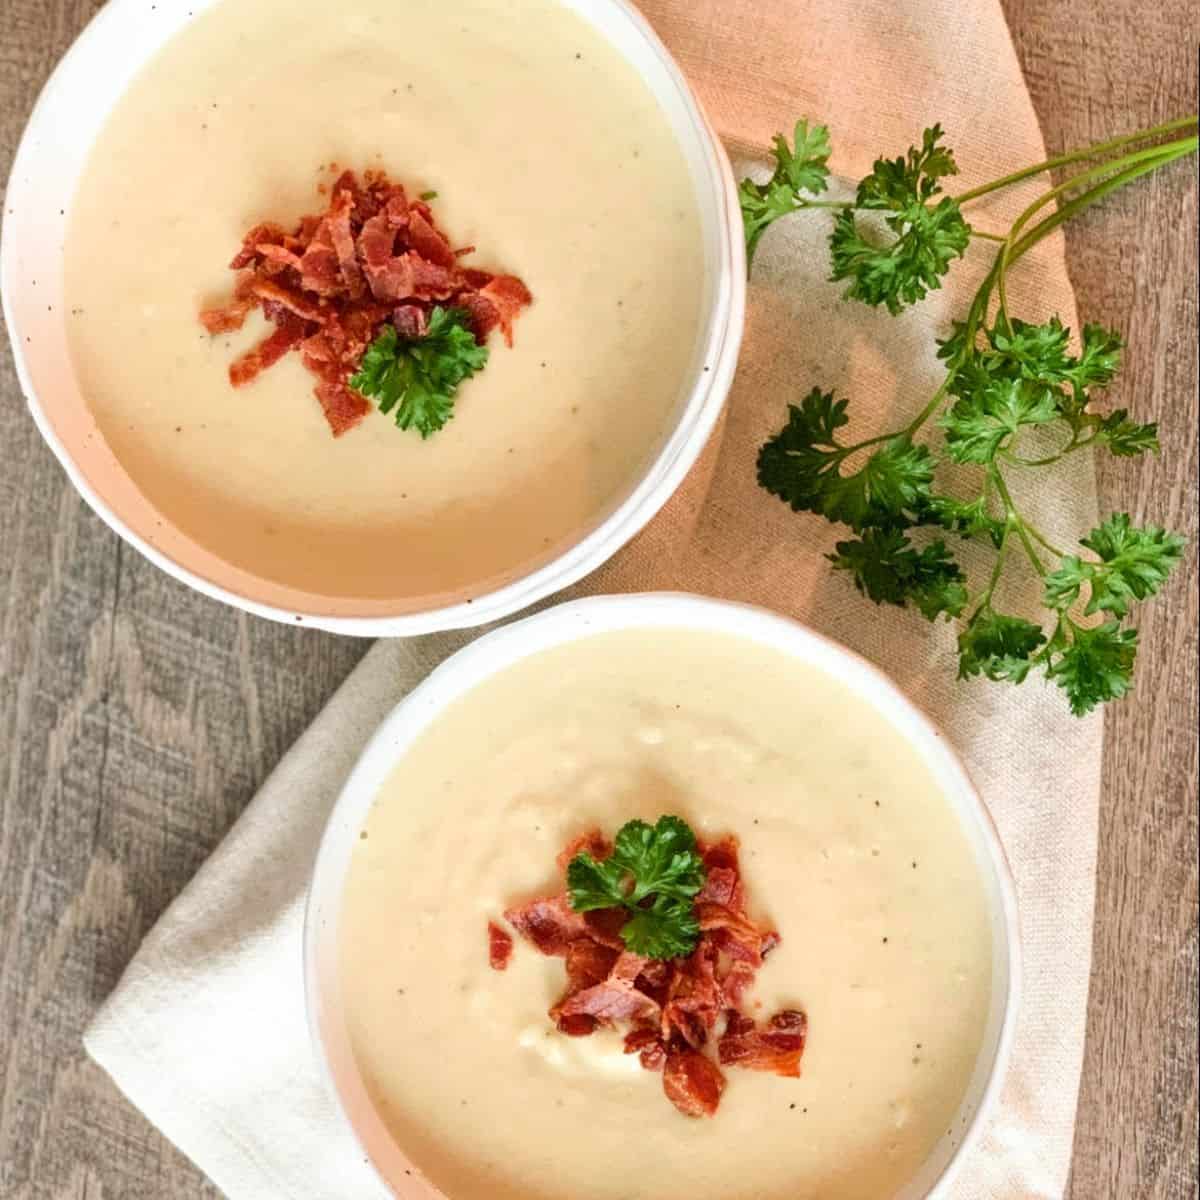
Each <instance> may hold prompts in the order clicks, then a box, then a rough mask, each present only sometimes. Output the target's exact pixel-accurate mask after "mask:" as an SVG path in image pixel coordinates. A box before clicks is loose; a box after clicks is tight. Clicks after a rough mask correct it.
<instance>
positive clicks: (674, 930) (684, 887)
mask: <svg viewBox="0 0 1200 1200" xmlns="http://www.w3.org/2000/svg"><path fill="white" fill-rule="evenodd" d="M704 877H705V869H704V860H703V859H702V858H701V857H700V854H699V852H698V851H697V849H696V835H695V834H694V833H692V830H691V828H690V827H689V826H688V824H687V823H686V822H685V821H682V820H681V819H680V818H679V817H668V816H664V817H659V819H658V821H657V822H656V823H655V824H654V825H648V824H646V822H645V821H628V822H626V824H624V825H622V826H621V828H620V830H619V831H618V833H617V836H616V839H615V841H614V843H613V852H612V854H611V855H609V857H608V858H606V859H603V860H598V859H596V858H594V857H593V856H592V855H591V854H590V853H588V852H587V851H586V850H582V851H580V852H579V853H578V854H577V855H576V856H575V857H574V858H573V859H572V860H571V862H570V863H569V865H568V866H567V895H568V899H569V901H570V904H571V907H572V908H573V909H574V910H575V911H576V912H590V911H592V910H594V909H599V908H624V909H627V910H628V912H629V914H630V915H629V920H628V921H626V923H625V924H624V926H622V928H621V938H622V940H623V941H624V943H625V945H626V947H627V948H628V949H629V950H631V951H633V953H634V954H641V955H644V956H645V957H646V958H681V957H686V956H687V955H689V954H691V952H692V951H693V950H694V949H695V948H696V939H697V938H698V937H699V936H700V925H699V922H698V921H697V919H696V912H695V904H694V901H695V897H696V894H697V893H698V892H699V891H700V889H701V888H702V887H703V886H704Z"/></svg>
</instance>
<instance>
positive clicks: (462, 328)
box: [349, 306, 488, 438]
mask: <svg viewBox="0 0 1200 1200" xmlns="http://www.w3.org/2000/svg"><path fill="white" fill-rule="evenodd" d="M487 358H488V352H487V347H486V346H481V345H479V344H478V343H477V342H476V341H475V335H474V334H473V333H472V332H471V328H470V323H469V318H468V317H467V314H466V313H465V312H463V311H462V310H461V309H457V308H449V309H447V308H441V307H440V306H439V307H437V308H435V309H434V310H433V311H432V312H431V313H430V314H429V322H428V325H427V327H426V332H425V336H424V337H421V338H417V339H414V340H409V339H406V338H402V337H401V336H400V334H399V333H398V332H397V331H396V328H395V326H394V325H388V326H387V327H386V328H385V329H384V330H383V332H382V333H380V334H379V336H378V337H377V338H376V339H375V340H374V341H373V342H372V343H371V344H370V346H368V347H367V351H366V353H365V354H364V355H363V358H362V362H361V363H360V365H359V369H358V372H357V374H355V375H352V376H351V377H350V381H349V382H350V386H351V387H352V388H353V389H354V390H355V391H356V392H359V393H360V394H361V395H363V396H366V397H367V398H368V399H371V400H375V401H377V402H378V404H379V411H380V412H382V413H391V412H394V420H395V422H396V424H397V425H398V426H399V427H400V428H401V429H416V430H417V432H418V433H420V435H421V437H423V438H427V437H429V435H430V434H432V433H436V432H437V431H438V430H439V429H441V428H442V426H443V425H445V424H446V422H447V421H449V420H450V418H451V417H452V416H453V415H454V396H455V393H456V392H457V391H458V386H459V384H460V383H462V382H463V380H464V379H469V378H470V377H471V376H472V375H474V374H475V373H476V372H477V371H481V370H482V369H483V367H484V365H485V364H486V363H487Z"/></svg>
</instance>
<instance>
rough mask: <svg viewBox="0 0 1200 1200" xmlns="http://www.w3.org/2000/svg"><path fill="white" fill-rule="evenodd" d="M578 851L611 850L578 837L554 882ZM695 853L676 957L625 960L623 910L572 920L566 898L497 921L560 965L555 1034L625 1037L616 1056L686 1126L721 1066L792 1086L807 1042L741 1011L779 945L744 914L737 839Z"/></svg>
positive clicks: (785, 1018) (594, 835) (715, 1096)
mask: <svg viewBox="0 0 1200 1200" xmlns="http://www.w3.org/2000/svg"><path fill="white" fill-rule="evenodd" d="M585 849H586V850H588V851H589V852H590V853H592V854H593V855H594V856H595V857H596V858H598V859H600V858H604V857H607V855H608V854H610V853H611V851H612V846H611V843H609V842H608V840H607V839H606V838H605V837H604V836H603V835H602V834H601V833H600V831H599V830H594V831H591V832H589V833H585V834H583V835H582V836H580V837H578V838H575V839H574V840H572V841H571V842H570V843H569V844H568V845H567V846H566V847H565V848H564V850H563V852H562V853H561V854H560V855H559V856H558V866H559V869H560V870H562V871H564V872H565V870H566V868H567V864H568V863H569V862H570V861H571V859H572V858H574V856H575V855H576V854H577V853H578V852H579V851H580V850H585ZM700 852H701V855H702V856H703V859H704V863H705V867H706V872H707V873H706V876H705V883H704V887H703V889H702V890H701V892H700V894H699V896H698V897H697V900H696V915H697V917H698V919H699V922H700V938H699V940H698V942H697V944H696V949H695V950H694V951H693V952H692V953H691V954H690V955H689V956H688V957H687V958H674V959H648V958H642V957H641V956H640V955H637V954H632V953H630V952H629V951H628V950H626V949H625V948H624V943H623V942H622V940H621V938H620V929H621V926H622V925H623V924H624V922H625V921H626V920H627V919H628V915H629V914H628V913H627V912H626V911H625V910H623V909H616V908H613V909H597V910H595V911H593V912H589V913H587V914H586V915H582V914H580V913H577V912H575V911H574V910H573V909H572V908H571V906H570V904H569V902H568V899H567V895H566V893H565V892H564V893H560V894H558V895H555V896H548V897H543V898H540V899H536V900H531V901H529V902H527V903H525V904H521V905H517V906H516V907H514V908H510V909H509V910H508V911H507V912H506V913H505V914H504V916H505V919H506V920H507V921H508V923H509V924H510V925H512V927H513V928H514V929H516V931H517V932H518V933H519V934H520V935H521V936H522V937H523V938H524V939H525V940H526V941H528V942H530V943H531V944H532V945H533V946H534V947H536V948H537V950H538V951H540V952H541V953H542V954H545V955H550V956H559V957H561V958H562V959H563V961H564V965H565V967H566V974H567V986H566V989H565V991H564V992H563V994H562V995H561V996H560V997H559V999H558V1000H557V1001H555V1003H554V1004H553V1005H552V1006H551V1008H550V1013H549V1015H550V1019H551V1021H553V1022H554V1024H555V1026H556V1027H557V1029H558V1030H559V1032H560V1033H563V1034H566V1035H567V1036H569V1037H587V1036H588V1035H589V1034H591V1033H594V1032H595V1030H597V1029H599V1028H601V1027H605V1028H616V1027H621V1028H625V1029H626V1032H625V1038H624V1049H625V1053H626V1054H636V1055H637V1056H638V1059H639V1061H640V1062H641V1065H642V1066H643V1067H644V1068H645V1069H646V1070H648V1071H661V1072H662V1079H663V1092H664V1094H665V1095H666V1097H667V1099H668V1100H670V1101H671V1103H672V1104H673V1105H674V1106H675V1107H676V1108H677V1109H678V1110H679V1111H680V1112H681V1113H683V1114H684V1115H685V1116H689V1117H711V1116H712V1115H713V1114H714V1113H715V1112H716V1111H717V1107H718V1105H719V1104H720V1100H721V1093H722V1092H723V1090H724V1088H725V1076H724V1074H723V1073H722V1071H721V1067H742V1068H745V1069H748V1070H753V1071H770V1072H773V1073H774V1074H776V1075H784V1076H790V1077H797V1076H799V1074H800V1060H801V1057H802V1056H803V1054H804V1044H805V1040H806V1038H807V1034H808V1020H807V1018H806V1017H805V1015H804V1013H802V1012H799V1011H797V1010H794V1009H785V1010H783V1011H782V1012H778V1013H776V1014H775V1015H774V1016H772V1017H770V1018H769V1019H768V1020H766V1021H765V1022H763V1023H761V1024H760V1023H758V1022H756V1021H755V1020H754V1019H753V1018H752V1017H750V1016H748V1015H747V1014H746V1013H745V1012H744V1011H743V1009H742V1001H743V997H744V995H745V992H746V990H747V989H748V988H749V986H750V985H751V984H752V983H753V982H754V977H755V975H756V973H757V972H758V970H759V969H760V968H761V967H762V965H763V961H764V959H765V958H766V957H767V955H768V954H769V953H770V952H771V951H772V950H773V949H774V948H775V947H776V946H778V945H779V942H780V937H779V934H778V933H777V932H776V931H775V930H773V929H762V928H759V927H758V926H757V925H756V924H755V923H754V922H753V921H751V920H750V918H749V917H748V916H747V915H746V911H745V905H746V896H745V887H744V885H743V882H742V877H741V870H740V867H739V864H738V842H737V839H736V838H735V837H726V838H723V839H721V841H719V842H715V843H713V844H712V845H709V846H701V847H700ZM488 929H489V938H490V937H491V930H493V929H498V927H497V926H496V925H495V923H494V922H490V923H489V926H488ZM498 932H503V931H500V930H498ZM490 945H491V943H490V942H489V946H490ZM509 948H510V949H511V939H510V946H509ZM505 961H506V962H507V958H506V959H505ZM492 965H493V966H495V965H496V962H495V958H494V957H493V959H492ZM710 1047H715V1051H716V1061H714V1058H713V1055H712V1054H711V1053H710V1052H709V1048H710ZM718 1062H719V1063H720V1066H718Z"/></svg>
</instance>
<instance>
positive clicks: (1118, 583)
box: [1045, 513, 1184, 617]
mask: <svg viewBox="0 0 1200 1200" xmlns="http://www.w3.org/2000/svg"><path fill="white" fill-rule="evenodd" d="M1080 545H1082V546H1085V547H1087V549H1089V550H1092V551H1094V552H1095V553H1096V554H1097V555H1099V558H1100V561H1099V562H1085V561H1084V560H1082V559H1080V558H1079V557H1078V556H1077V555H1074V554H1069V555H1067V556H1066V557H1065V558H1064V559H1063V560H1062V565H1061V566H1060V567H1059V568H1058V570H1057V571H1053V572H1051V574H1049V575H1048V576H1047V577H1046V594H1045V603H1046V606H1047V607H1048V608H1056V609H1060V610H1061V609H1067V608H1070V606H1071V605H1072V604H1074V603H1075V602H1076V600H1078V599H1079V593H1080V590H1081V588H1082V587H1083V585H1084V584H1087V585H1088V587H1089V589H1090V591H1091V597H1090V599H1089V600H1088V604H1087V608H1085V609H1084V612H1085V613H1089V614H1090V613H1095V612H1108V613H1113V614H1114V615H1115V616H1118V617H1123V616H1125V615H1126V614H1127V613H1128V612H1129V606H1130V604H1132V603H1133V602H1134V601H1135V600H1145V599H1146V597H1147V596H1153V595H1154V594H1155V593H1156V592H1157V591H1158V590H1159V589H1160V588H1161V587H1162V585H1163V584H1164V583H1165V582H1166V580H1167V576H1168V575H1170V573H1171V570H1172V568H1173V567H1174V566H1175V565H1176V564H1177V563H1178V562H1179V559H1180V557H1181V556H1182V554H1183V547H1184V539H1183V538H1181V537H1179V536H1178V535H1176V534H1173V533H1167V531H1166V530H1165V529H1160V528H1159V527H1158V526H1157V525H1148V526H1147V527H1146V528H1145V529H1138V528H1136V527H1135V526H1134V525H1132V524H1131V522H1130V520H1129V514H1128V513H1117V514H1115V515H1114V516H1111V517H1109V518H1108V520H1107V521H1105V522H1103V523H1102V524H1100V525H1098V526H1097V527H1096V528H1095V529H1093V530H1092V531H1091V533H1089V534H1088V535H1087V537H1085V538H1082V539H1080Z"/></svg>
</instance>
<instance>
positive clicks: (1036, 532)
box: [1021, 518, 1067, 558]
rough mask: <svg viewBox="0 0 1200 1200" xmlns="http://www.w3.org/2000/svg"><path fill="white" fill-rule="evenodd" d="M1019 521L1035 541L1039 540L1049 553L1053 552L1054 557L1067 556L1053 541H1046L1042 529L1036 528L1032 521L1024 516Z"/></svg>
mask: <svg viewBox="0 0 1200 1200" xmlns="http://www.w3.org/2000/svg"><path fill="white" fill-rule="evenodd" d="M1021 523H1022V524H1023V525H1024V526H1025V528H1026V529H1027V530H1028V531H1029V533H1030V534H1031V535H1032V537H1033V539H1034V540H1035V541H1038V542H1041V544H1042V545H1043V546H1045V547H1046V549H1047V550H1049V551H1050V553H1051V554H1053V555H1054V557H1055V558H1066V557H1067V556H1066V555H1065V554H1064V553H1063V552H1062V551H1061V550H1059V549H1058V548H1057V547H1056V546H1055V545H1054V543H1053V542H1048V541H1047V540H1046V535H1045V534H1043V533H1042V531H1041V530H1040V529H1038V527H1037V526H1036V525H1034V524H1033V523H1032V522H1030V521H1026V520H1025V519H1024V518H1022V521H1021Z"/></svg>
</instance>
